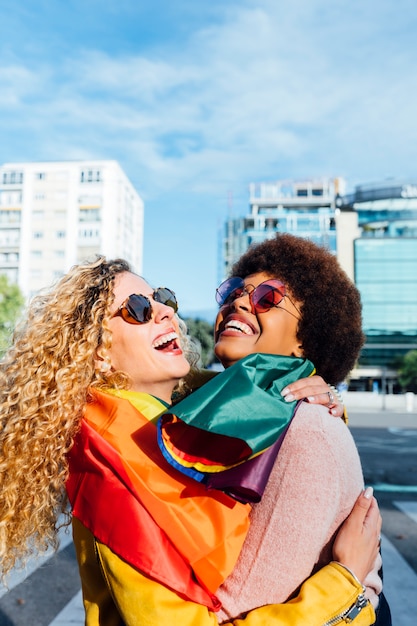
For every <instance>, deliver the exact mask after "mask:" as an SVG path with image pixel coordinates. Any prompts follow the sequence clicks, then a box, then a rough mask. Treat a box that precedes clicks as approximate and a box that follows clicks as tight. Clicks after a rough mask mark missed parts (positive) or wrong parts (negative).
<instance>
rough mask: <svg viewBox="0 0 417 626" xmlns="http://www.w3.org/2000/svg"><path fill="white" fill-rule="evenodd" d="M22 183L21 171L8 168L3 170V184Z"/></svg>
mask: <svg viewBox="0 0 417 626" xmlns="http://www.w3.org/2000/svg"><path fill="white" fill-rule="evenodd" d="M21 183H23V172H18V171H16V170H10V171H9V172H3V185H18V184H19V185H20V184H21Z"/></svg>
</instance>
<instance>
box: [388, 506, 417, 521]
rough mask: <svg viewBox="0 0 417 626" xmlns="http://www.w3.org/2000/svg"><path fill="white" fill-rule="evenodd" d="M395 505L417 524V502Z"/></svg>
mask: <svg viewBox="0 0 417 626" xmlns="http://www.w3.org/2000/svg"><path fill="white" fill-rule="evenodd" d="M393 504H395V506H396V507H397V509H400V511H402V512H403V513H405V514H406V515H408V517H411V519H412V520H413V521H414V522H415V523H416V524H417V502H403V501H396V502H394V503H393Z"/></svg>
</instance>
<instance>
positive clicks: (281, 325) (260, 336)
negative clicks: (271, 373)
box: [214, 272, 302, 367]
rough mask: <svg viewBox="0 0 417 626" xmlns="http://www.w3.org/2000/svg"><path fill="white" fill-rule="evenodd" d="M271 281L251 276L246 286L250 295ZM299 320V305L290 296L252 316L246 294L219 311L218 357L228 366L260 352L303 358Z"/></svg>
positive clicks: (246, 279) (268, 278)
mask: <svg viewBox="0 0 417 626" xmlns="http://www.w3.org/2000/svg"><path fill="white" fill-rule="evenodd" d="M271 278H272V277H271V276H269V275H268V274H265V273H264V272H259V273H256V274H252V275H250V276H247V277H246V278H245V279H244V285H245V287H247V288H248V291H249V292H250V291H253V288H255V287H257V286H258V285H259V284H260V283H263V282H265V281H267V280H270V279H271ZM299 318H300V312H299V303H297V302H294V299H293V298H291V299H290V298H288V297H284V298H283V300H282V301H281V302H280V303H279V304H278V306H275V307H273V308H271V309H269V310H268V311H266V312H265V313H252V306H251V303H250V299H249V294H248V293H247V292H246V291H245V292H244V293H242V295H241V296H240V297H238V298H236V299H235V300H233V301H232V302H230V303H228V304H225V305H223V306H222V307H220V309H219V312H218V314H217V317H216V323H215V333H214V339H215V353H216V356H217V357H218V358H219V359H220V361H221V362H222V364H223V365H224V367H229V366H230V365H233V363H236V362H237V361H239V360H240V359H242V358H243V357H245V356H247V355H248V354H255V353H258V352H261V353H268V354H281V355H283V356H302V347H301V345H300V341H299V339H297V328H298V320H299Z"/></svg>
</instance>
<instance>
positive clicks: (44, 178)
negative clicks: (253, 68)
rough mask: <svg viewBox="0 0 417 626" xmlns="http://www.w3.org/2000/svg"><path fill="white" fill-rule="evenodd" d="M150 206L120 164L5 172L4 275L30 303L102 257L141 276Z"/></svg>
mask: <svg viewBox="0 0 417 626" xmlns="http://www.w3.org/2000/svg"><path fill="white" fill-rule="evenodd" d="M143 222H144V205H143V201H142V200H141V198H140V197H139V195H138V193H137V191H136V190H135V188H134V187H133V185H132V184H131V182H130V181H129V179H128V178H127V176H126V174H125V173H124V172H123V170H122V169H121V167H120V165H119V164H118V163H117V162H116V161H62V162H43V163H6V164H4V165H2V166H0V273H2V274H6V275H7V276H8V278H9V280H10V281H11V282H14V283H17V284H18V285H19V287H20V289H21V290H22V292H23V294H24V295H25V296H26V297H30V296H32V295H33V294H34V293H36V292H38V291H39V290H40V289H42V288H44V287H47V286H49V285H50V284H51V283H53V282H54V281H56V280H57V279H58V278H59V277H60V276H62V275H63V274H65V273H66V272H67V271H68V270H69V268H70V267H71V266H72V265H74V264H76V263H79V262H82V261H85V260H92V259H94V258H95V255H97V254H103V255H105V256H107V257H108V258H116V257H122V258H125V259H126V260H128V261H129V262H130V263H131V265H132V267H133V269H134V270H135V271H136V272H138V273H141V271H142V252H143Z"/></svg>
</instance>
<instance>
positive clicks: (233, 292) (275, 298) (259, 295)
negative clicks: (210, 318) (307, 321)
mask: <svg viewBox="0 0 417 626" xmlns="http://www.w3.org/2000/svg"><path fill="white" fill-rule="evenodd" d="M248 288H251V289H248ZM245 293H247V294H248V296H249V302H250V305H251V308H252V311H251V312H252V313H254V314H255V313H266V312H267V311H269V310H270V309H273V308H274V307H277V306H278V305H279V304H280V302H282V301H283V299H284V298H285V297H287V298H288V299H290V298H289V296H288V294H287V290H286V288H285V285H284V283H282V282H281V281H280V280H276V279H275V278H271V279H270V280H266V281H265V282H263V283H260V285H258V286H257V287H253V285H245V281H244V280H243V278H240V277H239V276H232V277H231V278H228V279H227V280H225V281H224V282H223V283H222V284H221V285H220V286H219V287H217V289H216V302H217V304H218V305H219V306H225V305H228V304H231V303H232V302H234V301H235V300H236V298H240V297H241V296H243V295H244V294H245ZM291 302H292V300H291ZM292 304H293V305H294V307H295V308H296V309H297V307H296V306H295V304H294V303H293V302H292ZM297 311H298V309H297ZM298 312H299V313H300V311H298ZM288 313H290V314H291V315H293V314H292V313H291V311H288ZM294 317H295V316H294Z"/></svg>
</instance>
